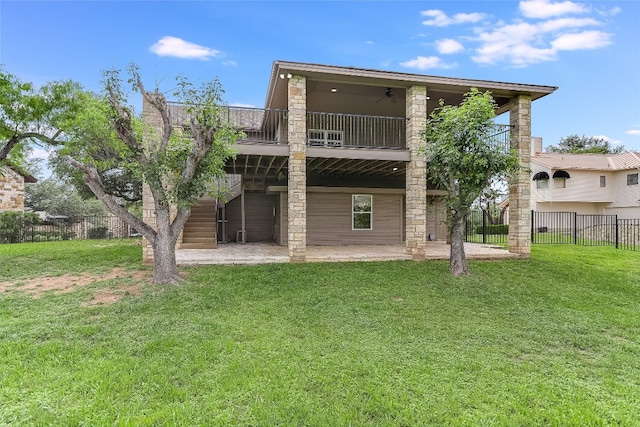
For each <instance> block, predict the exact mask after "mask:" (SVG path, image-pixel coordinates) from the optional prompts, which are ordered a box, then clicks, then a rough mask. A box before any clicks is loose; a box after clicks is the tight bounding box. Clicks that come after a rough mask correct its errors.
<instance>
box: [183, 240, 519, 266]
mask: <svg viewBox="0 0 640 427" xmlns="http://www.w3.org/2000/svg"><path fill="white" fill-rule="evenodd" d="M464 248H465V253H466V256H467V259H504V258H517V257H518V255H517V254H513V253H510V252H509V251H508V250H507V249H506V248H504V247H501V246H495V245H490V244H480V243H465V244H464ZM449 251H450V247H449V245H447V244H446V243H444V242H429V244H428V245H427V248H426V255H425V259H429V260H436V259H441V260H445V259H449ZM410 259H411V255H409V254H407V250H406V246H405V245H351V246H307V262H351V261H399V260H410ZM176 261H177V263H178V265H215V264H223V265H225V264H226V265H234V264H244V265H251V264H270V263H288V262H289V253H288V249H287V247H286V246H280V245H276V244H275V243H248V244H246V245H241V244H238V243H228V244H224V245H220V246H218V248H217V249H178V250H176Z"/></svg>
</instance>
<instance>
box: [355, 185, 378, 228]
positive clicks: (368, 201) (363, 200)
mask: <svg viewBox="0 0 640 427" xmlns="http://www.w3.org/2000/svg"><path fill="white" fill-rule="evenodd" d="M351 201H352V209H351V210H352V216H351V227H352V229H353V230H371V229H372V225H373V221H372V220H371V219H372V218H371V213H372V211H373V209H372V207H373V196H371V195H370V194H354V195H353V196H352V197H351Z"/></svg>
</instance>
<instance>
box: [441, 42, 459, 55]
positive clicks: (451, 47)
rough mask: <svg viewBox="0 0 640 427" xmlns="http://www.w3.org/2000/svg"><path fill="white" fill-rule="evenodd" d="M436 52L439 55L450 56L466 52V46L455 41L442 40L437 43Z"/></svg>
mask: <svg viewBox="0 0 640 427" xmlns="http://www.w3.org/2000/svg"><path fill="white" fill-rule="evenodd" d="M436 50H437V51H438V53H440V54H443V55H448V54H452V53H458V52H461V51H463V50H464V46H462V44H461V43H460V42H458V41H456V40H453V39H442V40H438V41H436Z"/></svg>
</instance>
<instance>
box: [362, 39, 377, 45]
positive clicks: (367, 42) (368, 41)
mask: <svg viewBox="0 0 640 427" xmlns="http://www.w3.org/2000/svg"><path fill="white" fill-rule="evenodd" d="M364 44H368V45H373V44H375V43H374V42H373V40H367V41H366V42H364Z"/></svg>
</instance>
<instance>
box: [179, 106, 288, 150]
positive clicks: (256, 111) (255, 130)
mask: <svg viewBox="0 0 640 427" xmlns="http://www.w3.org/2000/svg"><path fill="white" fill-rule="evenodd" d="M167 106H168V109H169V114H170V117H171V124H172V125H173V126H180V127H185V126H188V124H189V121H190V118H189V113H187V111H186V110H185V108H184V104H181V103H179V102H168V103H167ZM218 114H219V115H220V119H221V120H222V121H223V122H225V123H230V124H231V125H232V126H233V127H235V128H236V129H238V130H240V131H242V132H244V137H243V138H242V139H241V140H239V141H237V142H238V143H239V144H242V143H245V144H247V143H267V144H286V143H287V141H288V131H287V110H276V109H266V108H250V107H235V106H226V105H225V106H220V107H218Z"/></svg>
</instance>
